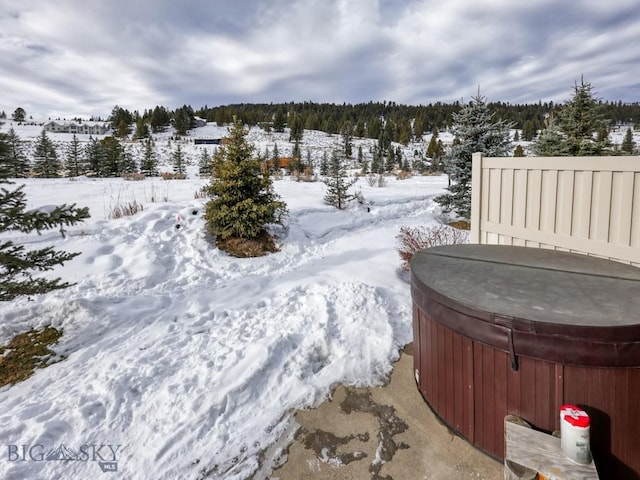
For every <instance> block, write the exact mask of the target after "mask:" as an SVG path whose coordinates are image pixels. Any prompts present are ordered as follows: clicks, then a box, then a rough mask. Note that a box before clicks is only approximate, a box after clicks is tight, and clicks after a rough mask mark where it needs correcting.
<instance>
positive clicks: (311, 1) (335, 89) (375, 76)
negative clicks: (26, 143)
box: [0, 0, 640, 118]
mask: <svg viewBox="0 0 640 480" xmlns="http://www.w3.org/2000/svg"><path fill="white" fill-rule="evenodd" d="M639 45H640V8H639V4H638V0H616V1H615V2H605V1H603V0H572V1H571V2H569V1H562V0H526V1H519V0H438V1H435V0H228V1H223V0H171V1H169V0H55V1H50V0H0V110H5V111H6V112H7V114H8V115H10V114H11V113H12V112H13V111H14V110H15V108H16V107H18V106H21V107H23V108H24V109H25V110H26V111H27V114H28V115H33V116H34V118H35V117H43V116H44V117H47V116H75V115H80V116H90V115H101V116H106V115H108V114H109V113H110V112H111V109H112V108H113V106H114V105H116V104H117V105H120V106H122V107H125V108H128V109H130V110H136V109H138V110H140V111H142V110H144V109H145V108H151V107H153V106H155V105H164V106H166V107H167V108H170V109H174V108H176V107H179V106H181V105H183V104H189V105H191V106H192V107H194V108H199V107H201V106H203V105H205V104H206V105H209V106H215V105H222V104H229V103H237V102H282V101H307V100H308V101H316V102H337V103H342V102H347V103H358V102H368V101H370V100H373V101H377V100H380V101H382V100H391V101H396V102H398V103H409V104H426V103H429V102H435V101H443V102H452V101H455V100H460V99H464V100H465V101H466V100H468V99H469V97H470V96H471V95H473V94H475V93H476V92H477V90H478V86H480V88H481V93H482V94H483V95H485V96H487V97H488V99H489V100H490V101H498V100H501V101H505V102H511V103H526V102H537V101H539V100H542V101H549V100H553V101H564V100H566V99H567V98H569V97H570V95H571V87H572V85H573V84H574V83H575V81H576V80H578V81H579V80H580V77H581V76H582V75H584V78H585V80H586V81H589V82H591V83H592V85H593V87H594V90H595V91H596V93H597V95H598V96H599V97H600V98H602V99H605V100H622V101H626V102H632V101H633V102H635V101H640V48H638V46H639Z"/></svg>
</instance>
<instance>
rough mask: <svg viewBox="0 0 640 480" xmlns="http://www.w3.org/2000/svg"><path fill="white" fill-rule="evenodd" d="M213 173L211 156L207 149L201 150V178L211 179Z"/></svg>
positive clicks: (199, 167) (199, 168)
mask: <svg viewBox="0 0 640 480" xmlns="http://www.w3.org/2000/svg"><path fill="white" fill-rule="evenodd" d="M212 173H213V162H212V158H211V155H210V154H209V152H207V149H206V148H203V149H202V150H200V160H199V161H198V174H199V175H200V176H201V177H209V176H211V174H212Z"/></svg>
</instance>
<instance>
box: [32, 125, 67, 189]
mask: <svg viewBox="0 0 640 480" xmlns="http://www.w3.org/2000/svg"><path fill="white" fill-rule="evenodd" d="M33 157H34V159H35V162H34V166H33V170H34V171H35V173H36V177H38V178H57V177H59V176H60V170H62V164H61V163H60V160H59V159H58V152H57V151H56V147H55V145H54V144H53V142H52V141H51V139H49V137H48V136H47V132H45V131H44V130H42V133H41V134H40V136H39V137H38V140H37V141H36V145H35V148H34V152H33Z"/></svg>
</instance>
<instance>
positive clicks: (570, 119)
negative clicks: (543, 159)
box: [559, 80, 609, 156]
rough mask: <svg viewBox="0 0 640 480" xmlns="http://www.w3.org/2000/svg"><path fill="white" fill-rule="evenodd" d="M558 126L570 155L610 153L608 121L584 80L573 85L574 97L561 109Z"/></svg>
mask: <svg viewBox="0 0 640 480" xmlns="http://www.w3.org/2000/svg"><path fill="white" fill-rule="evenodd" d="M559 127H560V130H561V132H562V133H563V135H564V137H565V142H566V144H567V145H566V151H567V154H568V155H570V156H585V155H601V154H603V153H607V151H608V150H609V149H608V133H607V122H606V121H605V120H604V118H603V116H602V114H601V113H600V108H599V105H598V100H597V99H596V98H595V97H594V93H593V89H592V87H591V84H590V83H588V82H587V83H585V82H584V80H581V82H580V85H578V84H577V82H576V84H575V86H574V93H573V97H572V98H571V100H569V101H568V102H567V103H566V104H565V105H564V106H563V107H562V109H561V110H560V118H559ZM598 134H599V135H598Z"/></svg>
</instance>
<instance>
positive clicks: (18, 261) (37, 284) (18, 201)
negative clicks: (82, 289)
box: [0, 134, 89, 301]
mask: <svg viewBox="0 0 640 480" xmlns="http://www.w3.org/2000/svg"><path fill="white" fill-rule="evenodd" d="M8 148H9V147H8V145H7V142H6V135H4V134H0V157H2V156H4V155H5V154H6V152H7V150H8ZM8 173H9V172H8V171H7V169H6V168H4V167H3V166H2V165H0V183H4V184H9V183H11V182H9V181H7V180H6V179H7V178H8V176H7V175H8ZM23 188H24V186H22V187H19V188H17V189H16V190H13V191H10V190H7V189H6V188H0V235H2V234H4V233H5V232H22V233H30V232H32V231H34V230H35V231H37V232H38V233H40V232H41V231H42V230H49V229H52V228H56V227H60V232H61V233H62V234H63V235H64V228H63V227H64V226H67V225H75V224H76V223H78V222H81V221H82V220H84V219H85V218H88V217H89V209H88V208H76V207H75V204H74V205H60V206H57V207H56V208H55V209H53V210H52V211H49V212H44V211H40V210H31V211H26V203H27V202H26V195H25V193H24V192H23V191H22V190H23ZM77 255H79V254H78V253H67V252H58V251H55V250H53V248H52V247H46V248H41V249H36V250H32V249H29V250H25V248H24V246H22V245H16V244H15V243H14V242H13V241H11V240H0V301H9V300H13V299H14V298H17V297H20V296H24V295H38V294H41V293H47V292H50V291H52V290H58V289H61V288H66V287H68V286H70V284H69V283H66V282H62V280H61V279H60V278H54V279H52V280H50V279H45V278H42V277H36V278H34V277H33V274H34V272H43V271H48V270H52V269H53V268H54V267H55V266H56V265H63V264H64V263H65V262H67V261H69V260H71V259H72V258H74V257H75V256H77Z"/></svg>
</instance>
